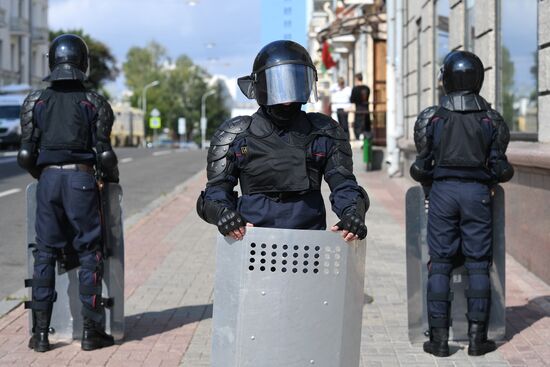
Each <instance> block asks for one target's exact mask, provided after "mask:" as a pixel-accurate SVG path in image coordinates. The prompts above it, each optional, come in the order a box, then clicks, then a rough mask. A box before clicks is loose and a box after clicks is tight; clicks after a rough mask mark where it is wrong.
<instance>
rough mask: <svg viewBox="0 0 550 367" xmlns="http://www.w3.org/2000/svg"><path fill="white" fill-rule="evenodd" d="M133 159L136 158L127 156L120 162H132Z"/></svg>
mask: <svg viewBox="0 0 550 367" xmlns="http://www.w3.org/2000/svg"><path fill="white" fill-rule="evenodd" d="M133 160H134V158H132V157H126V158H122V159H121V160H120V163H128V162H131V161H133Z"/></svg>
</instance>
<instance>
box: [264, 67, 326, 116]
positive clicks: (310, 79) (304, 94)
mask: <svg viewBox="0 0 550 367" xmlns="http://www.w3.org/2000/svg"><path fill="white" fill-rule="evenodd" d="M257 78H258V79H257V81H256V83H255V84H256V100H257V101H258V103H259V104H261V105H266V106H272V105H276V104H281V103H290V102H300V103H307V102H308V101H309V102H316V101H317V88H316V77H315V70H314V69H313V68H311V67H309V66H306V65H301V64H283V65H277V66H273V67H270V68H268V69H265V70H264V71H262V72H260V73H258V77H257Z"/></svg>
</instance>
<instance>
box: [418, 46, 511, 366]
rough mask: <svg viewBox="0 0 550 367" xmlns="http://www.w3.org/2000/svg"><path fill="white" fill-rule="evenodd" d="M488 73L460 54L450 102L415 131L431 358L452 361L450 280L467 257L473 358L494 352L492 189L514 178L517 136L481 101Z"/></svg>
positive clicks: (450, 68)
mask: <svg viewBox="0 0 550 367" xmlns="http://www.w3.org/2000/svg"><path fill="white" fill-rule="evenodd" d="M483 74H484V68H483V64H482V62H481V60H480V59H479V58H478V57H477V56H476V55H474V54H473V53H470V52H465V51H453V52H451V53H449V54H448V55H447V56H446V57H445V59H444V63H443V66H442V68H441V72H440V80H441V81H442V83H443V89H444V90H445V93H446V95H445V96H444V97H443V98H442V100H441V103H440V105H439V106H433V107H429V108H427V109H425V110H424V111H422V112H421V113H420V115H419V116H418V120H417V121H416V124H415V127H414V140H415V144H416V149H417V152H418V155H417V157H416V160H415V162H414V163H413V165H412V166H411V171H410V172H411V176H412V177H413V178H414V179H415V180H416V181H419V182H420V183H421V184H422V185H423V187H424V192H425V194H426V199H427V203H428V207H429V210H428V236H427V237H428V238H427V240H428V246H429V254H430V261H429V262H428V269H429V273H428V274H429V275H428V287H427V303H428V324H429V328H430V340H429V341H427V342H426V343H424V351H425V352H427V353H431V354H433V355H436V356H441V357H446V356H448V355H449V346H448V338H449V325H450V322H451V320H450V304H451V298H452V297H451V294H450V288H449V281H450V279H449V277H450V274H451V272H452V269H453V267H454V266H456V265H457V264H456V263H457V261H459V258H460V257H461V256H462V255H463V256H464V266H465V268H466V271H467V273H468V280H469V284H468V289H467V291H466V297H467V300H468V313H467V314H466V316H467V318H468V325H469V327H468V336H469V346H468V354H469V355H474V356H477V355H484V354H486V353H488V352H491V351H493V350H495V348H496V346H495V343H494V342H493V341H491V340H488V339H487V329H488V322H489V312H490V296H491V284H490V278H489V269H490V266H491V262H492V243H491V241H492V212H491V196H492V195H491V185H492V184H494V183H497V182H506V181H508V180H510V179H511V178H512V176H513V174H514V170H513V168H512V166H511V165H510V164H509V163H508V161H507V158H506V155H505V152H506V148H507V146H508V142H509V140H510V133H509V130H508V127H507V125H506V123H505V122H504V120H503V118H502V116H501V115H500V114H499V113H498V112H497V111H495V110H493V109H492V108H491V106H490V105H489V103H487V101H485V99H483V97H481V96H480V95H479V92H480V90H481V86H482V84H483Z"/></svg>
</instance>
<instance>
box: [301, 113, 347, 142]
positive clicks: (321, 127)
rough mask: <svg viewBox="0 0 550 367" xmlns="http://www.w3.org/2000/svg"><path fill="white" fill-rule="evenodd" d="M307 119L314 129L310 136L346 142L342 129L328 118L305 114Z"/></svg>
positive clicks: (323, 115)
mask: <svg viewBox="0 0 550 367" xmlns="http://www.w3.org/2000/svg"><path fill="white" fill-rule="evenodd" d="M307 118H308V120H309V121H310V122H311V124H312V125H313V128H314V131H313V132H312V134H317V135H324V136H328V137H330V138H333V139H337V140H348V137H347V135H346V133H345V131H344V129H342V127H341V126H340V124H339V123H338V122H336V121H334V120H333V119H332V118H331V117H330V116H327V115H325V114H323V113H315V112H311V113H308V114H307Z"/></svg>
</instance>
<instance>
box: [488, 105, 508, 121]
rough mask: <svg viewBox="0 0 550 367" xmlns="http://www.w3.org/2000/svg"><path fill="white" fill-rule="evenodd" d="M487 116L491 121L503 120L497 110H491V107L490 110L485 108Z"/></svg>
mask: <svg viewBox="0 0 550 367" xmlns="http://www.w3.org/2000/svg"><path fill="white" fill-rule="evenodd" d="M487 117H489V118H490V119H491V120H493V121H495V122H496V121H501V122H504V117H502V115H501V114H500V113H499V112H498V111H497V110H493V109H492V108H491V109H490V110H487Z"/></svg>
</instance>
